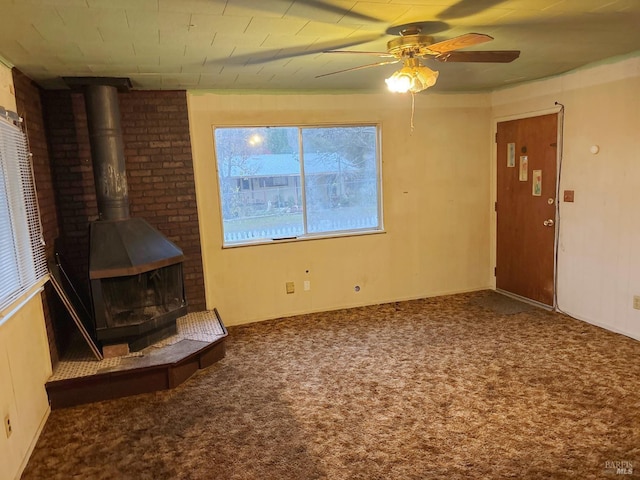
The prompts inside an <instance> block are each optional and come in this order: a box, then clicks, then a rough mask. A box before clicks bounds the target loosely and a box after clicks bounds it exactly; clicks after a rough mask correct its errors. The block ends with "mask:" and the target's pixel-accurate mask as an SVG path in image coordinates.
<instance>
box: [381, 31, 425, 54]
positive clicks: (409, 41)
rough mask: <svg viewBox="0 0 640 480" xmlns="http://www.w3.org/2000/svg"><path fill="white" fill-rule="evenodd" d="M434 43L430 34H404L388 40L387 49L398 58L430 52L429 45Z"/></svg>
mask: <svg viewBox="0 0 640 480" xmlns="http://www.w3.org/2000/svg"><path fill="white" fill-rule="evenodd" d="M432 44H433V37H431V36H430V35H420V34H416V35H404V36H400V37H397V38H394V39H392V40H389V41H388V42H387V50H388V52H389V53H390V54H391V55H394V56H396V57H398V58H401V57H413V56H422V55H428V54H430V50H429V46H430V45H432Z"/></svg>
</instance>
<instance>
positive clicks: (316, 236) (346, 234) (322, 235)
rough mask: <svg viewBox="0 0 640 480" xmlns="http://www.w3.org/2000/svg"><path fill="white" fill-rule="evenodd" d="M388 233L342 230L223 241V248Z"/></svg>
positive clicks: (383, 231) (382, 231)
mask: <svg viewBox="0 0 640 480" xmlns="http://www.w3.org/2000/svg"><path fill="white" fill-rule="evenodd" d="M383 233H387V232H386V231H385V230H368V231H363V232H353V231H352V232H340V233H331V234H329V233H320V234H312V235H305V236H300V237H290V238H276V239H257V240H255V241H246V242H238V243H226V244H225V243H223V244H222V249H223V250H224V249H227V248H238V247H255V246H257V245H274V244H280V243H293V242H306V241H308V240H326V239H330V238H344V237H362V236H367V235H380V234H383Z"/></svg>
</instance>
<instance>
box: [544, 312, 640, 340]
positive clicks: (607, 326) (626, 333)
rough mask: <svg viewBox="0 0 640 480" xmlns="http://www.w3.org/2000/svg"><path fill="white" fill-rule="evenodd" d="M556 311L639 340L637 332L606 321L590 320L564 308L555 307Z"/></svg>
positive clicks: (639, 336)
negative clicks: (617, 326) (608, 323)
mask: <svg viewBox="0 0 640 480" xmlns="http://www.w3.org/2000/svg"><path fill="white" fill-rule="evenodd" d="M556 311H557V312H559V313H564V314H565V315H569V316H570V317H571V318H575V319H576V320H580V321H581V322H585V323H589V324H591V325H594V326H596V327H599V328H603V329H604V330H608V331H609V332H613V333H618V334H620V335H624V336H625V337H629V338H631V339H633V340H637V341H639V342H640V335H639V334H637V333H631V332H627V331H625V330H622V329H620V328H616V327H613V326H611V325H607V324H606V323H601V322H598V321H596V320H592V319H590V318H585V317H582V316H580V315H574V314H573V313H571V312H568V311H566V310H562V309H561V308H559V307H558V308H557V309H556Z"/></svg>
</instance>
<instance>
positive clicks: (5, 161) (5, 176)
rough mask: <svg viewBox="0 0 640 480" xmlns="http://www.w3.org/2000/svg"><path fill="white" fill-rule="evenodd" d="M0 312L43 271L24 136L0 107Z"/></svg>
mask: <svg viewBox="0 0 640 480" xmlns="http://www.w3.org/2000/svg"><path fill="white" fill-rule="evenodd" d="M0 113H1V114H2V116H1V117H0V311H1V310H4V309H5V308H6V307H7V306H9V304H11V303H12V302H13V301H15V300H16V299H17V298H18V297H20V296H21V295H22V294H23V293H25V292H26V291H27V290H29V289H30V288H31V287H33V286H34V285H35V284H36V283H37V282H38V281H39V280H41V279H42V278H43V277H44V276H45V275H46V274H47V262H46V258H45V252H44V240H43V237H42V227H41V224H40V214H39V211H38V202H37V197H36V190H35V183H34V178H33V169H32V166H31V155H30V154H29V151H28V143H27V137H26V135H25V134H24V132H23V131H22V129H21V128H20V127H19V126H17V125H16V124H19V123H20V122H19V121H17V120H16V119H17V116H15V115H11V114H7V113H6V112H5V111H4V109H1V108H0Z"/></svg>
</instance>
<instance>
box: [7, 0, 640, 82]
mask: <svg viewBox="0 0 640 480" xmlns="http://www.w3.org/2000/svg"><path fill="white" fill-rule="evenodd" d="M0 15H1V16H2V18H4V19H5V21H4V22H3V26H2V29H1V30H0V57H3V58H4V59H5V60H6V63H8V64H10V65H15V66H16V67H17V68H18V69H20V70H21V71H22V72H24V73H25V74H26V75H28V76H29V77H31V78H32V79H34V80H35V81H37V82H38V83H39V84H40V85H42V86H43V87H45V88H60V87H64V83H63V81H62V80H61V77H65V76H109V77H129V78H130V79H131V81H132V83H133V86H134V88H136V89H215V90H226V89H236V90H238V89H239V90H289V91H335V90H361V91H378V90H383V89H384V81H383V80H384V78H386V77H388V76H389V75H390V74H391V73H392V72H393V71H394V70H396V69H397V68H399V67H398V65H385V66H380V67H375V68H366V69H361V70H357V71H352V72H346V73H340V74H336V75H329V76H326V77H322V78H315V77H316V75H321V74H325V73H329V72H333V71H336V70H342V69H347V68H351V67H355V66H358V65H365V64H370V63H375V62H378V61H381V60H384V59H379V58H377V57H376V56H370V55H346V54H342V55H341V54H331V53H323V52H324V51H325V50H327V49H340V48H342V49H351V50H365V51H374V52H379V51H385V50H386V42H387V41H388V40H390V39H392V38H394V37H393V36H391V35H387V34H385V32H386V31H387V29H388V28H389V27H392V26H394V25H400V24H405V23H409V22H416V21H427V22H428V23H427V25H426V31H425V32H423V33H428V34H430V35H433V36H434V38H435V41H440V40H444V39H448V38H451V37H454V36H457V35H461V34H464V33H468V32H477V33H485V34H488V35H491V36H492V37H494V40H493V41H491V42H488V43H484V44H482V45H479V46H477V47H475V48H469V49H468V50H520V51H521V52H522V53H521V55H520V58H518V59H517V60H515V61H514V62H512V63H508V64H491V63H475V64H469V63H439V62H436V61H435V60H429V61H428V62H427V65H428V66H430V67H431V68H433V69H435V70H439V71H440V77H439V79H438V83H437V84H436V86H435V87H433V89H431V90H429V91H439V92H446V91H480V90H491V89H495V88H500V87H503V86H506V85H513V84H516V83H520V82H524V81H529V80H533V79H536V78H542V77H547V76H551V75H555V74H559V73H562V72H566V71H569V70H572V69H575V68H578V67H580V66H582V65H585V64H588V63H592V62H597V61H602V60H604V59H607V58H610V57H614V56H618V55H624V54H631V53H632V52H638V53H640V28H639V26H640V0H367V1H355V0H351V1H350V0H13V1H11V0H0Z"/></svg>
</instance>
